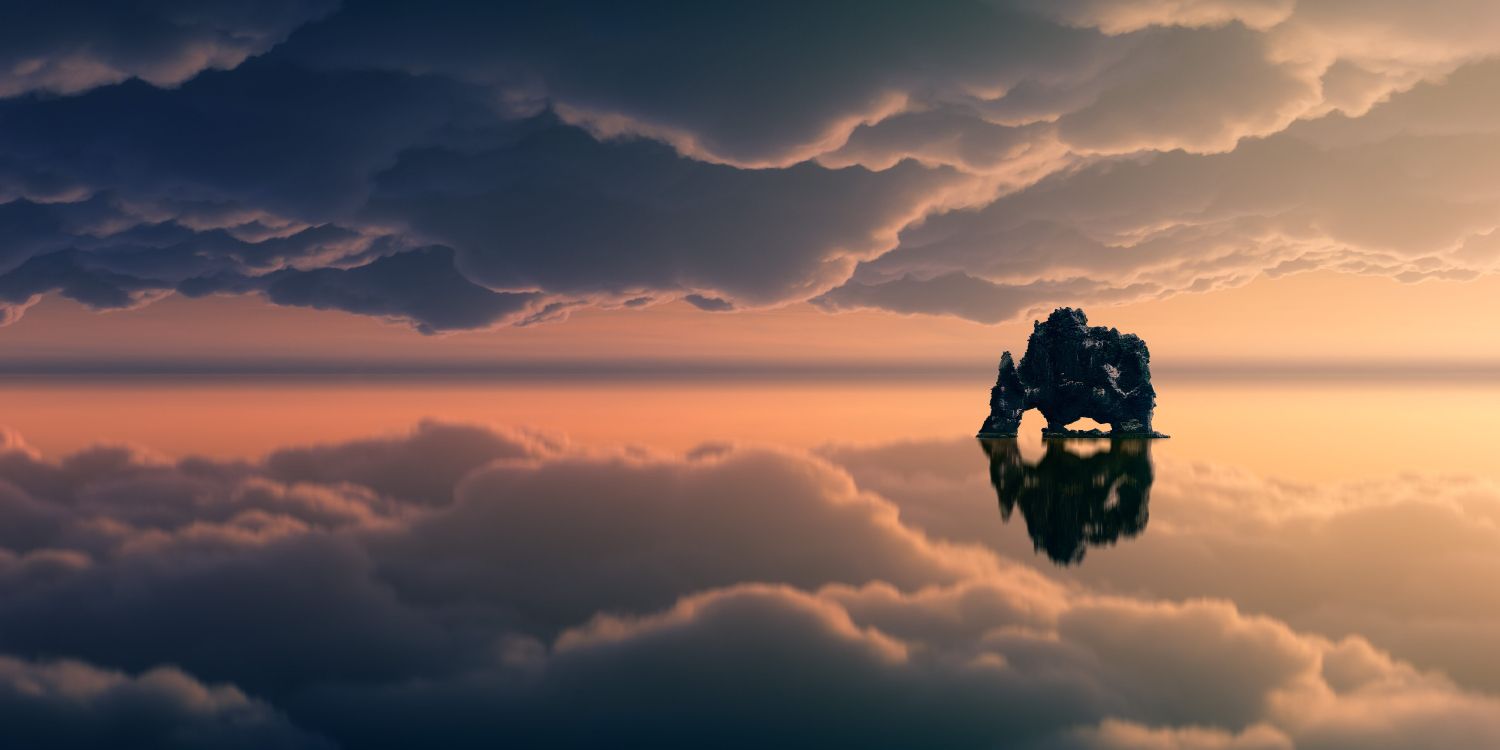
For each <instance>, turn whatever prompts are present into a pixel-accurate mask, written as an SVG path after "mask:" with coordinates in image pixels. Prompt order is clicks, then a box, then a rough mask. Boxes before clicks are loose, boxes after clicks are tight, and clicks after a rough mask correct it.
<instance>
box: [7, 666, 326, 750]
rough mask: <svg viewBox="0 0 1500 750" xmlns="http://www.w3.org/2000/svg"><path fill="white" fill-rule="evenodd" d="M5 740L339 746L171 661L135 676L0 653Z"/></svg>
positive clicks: (214, 748) (213, 748) (251, 749)
mask: <svg viewBox="0 0 1500 750" xmlns="http://www.w3.org/2000/svg"><path fill="white" fill-rule="evenodd" d="M0 716H4V717H5V721H4V722H3V723H0V741H3V742H4V743H5V745H6V747H15V748H32V747H37V748H41V747H46V748H80V750H81V749H82V748H91V747H111V748H120V749H121V750H131V749H132V748H141V749H142V750H145V749H147V748H161V749H162V750H167V749H171V750H189V749H190V748H197V749H198V750H218V749H220V748H226V749H231V750H232V749H234V748H241V749H243V750H256V749H259V748H273V747H274V748H288V749H289V750H291V749H294V748H306V749H307V750H314V749H318V750H331V749H332V748H334V747H336V746H335V745H334V744H333V743H332V742H329V741H327V740H325V739H323V738H321V737H318V736H316V735H313V734H310V733H307V732H303V731H301V730H300V729H297V728H296V727H294V726H292V725H291V724H290V723H288V722H287V720H286V718H285V717H284V716H282V715H280V714H279V713H278V712H276V711H275V710H273V709H271V708H270V707H268V706H266V705H265V704H264V703H263V702H261V701H257V700H253V699H251V698H248V697H246V695H245V694H244V693H242V692H240V691H239V690H238V689H236V688H234V687H232V686H228V685H204V684H202V683H200V682H198V681H197V680H195V679H193V677H192V676H191V675H188V674H185V673H183V672H182V671H181V670H178V669H174V668H171V667H158V668H156V669H152V670H150V671H147V672H144V673H142V674H140V675H136V676H132V675H127V674H123V673H120V672H117V671H112V670H104V669H99V668H97V667H94V666H91V665H88V664H84V663H81V662H77V661H53V662H26V661H22V660H20V659H14V658H10V657H0Z"/></svg>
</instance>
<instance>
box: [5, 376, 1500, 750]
mask: <svg viewBox="0 0 1500 750" xmlns="http://www.w3.org/2000/svg"><path fill="white" fill-rule="evenodd" d="M986 387H987V384H986V383H969V382H963V381H924V382H910V383H903V382H859V383H838V382H828V381H820V382H810V383H798V382H779V383H745V382H741V383H733V382H668V381H663V382H656V383H642V382H635V383H627V384H609V383H597V382H572V383H568V384H564V385H549V384H545V383H534V382H533V383H527V382H485V381H482V380H449V381H421V380H382V379H366V380H348V379H322V380H318V379H294V378H288V379H260V380H234V379H201V378H200V379H162V378H139V379H126V380H108V379H97V378H91V379H75V380H51V381H39V380H25V379H17V380H10V381H6V382H4V383H3V384H0V415H3V416H0V420H3V424H4V425H5V426H6V427H7V428H8V429H9V430H10V433H9V437H8V439H7V443H6V450H5V452H4V453H3V455H0V480H4V481H3V483H0V521H3V524H0V548H3V549H0V653H3V654H5V655H6V656H5V657H3V658H5V659H13V660H16V661H15V665H28V664H29V665H33V666H31V667H28V668H32V669H42V668H44V667H37V666H35V665H56V664H67V665H71V666H70V667H68V669H71V670H73V671H72V672H68V671H67V670H63V672H58V673H57V674H63V675H64V676H61V677H59V676H57V674H53V673H51V672H49V673H47V674H53V677H51V678H49V679H59V680H63V679H74V680H81V679H87V680H100V679H114V680H125V681H135V683H142V684H148V685H156V684H157V682H160V681H161V680H165V679H167V678H166V677H163V675H168V676H170V678H171V679H170V680H168V682H170V683H171V685H173V686H174V687H173V688H171V689H173V690H178V689H187V688H184V687H182V686H192V689H193V690H208V691H209V693H206V694H207V695H217V696H219V697H218V698H215V699H214V700H239V701H243V703H244V705H243V707H242V709H243V710H244V711H247V712H249V713H250V714H252V715H255V716H260V717H262V718H264V716H272V717H275V721H276V722H279V723H278V724H277V726H282V725H283V724H284V725H286V726H287V727H290V729H289V730H288V731H289V732H291V734H288V735H286V736H284V737H282V736H278V737H277V738H273V741H271V744H277V743H279V742H282V741H285V742H288V743H290V742H292V739H291V738H292V737H293V736H295V737H296V738H298V739H297V740H296V741H298V742H301V741H303V740H307V739H308V738H310V737H311V738H316V739H315V740H313V741H315V742H322V741H327V742H329V743H333V744H337V745H341V746H346V747H400V746H413V745H427V746H431V745H432V744H433V743H436V744H437V745H440V746H453V747H463V746H485V747H487V746H493V745H495V744H497V743H499V744H507V743H514V744H520V745H547V746H557V745H578V746H595V745H598V744H606V745H617V746H618V745H625V744H638V743H646V742H649V743H652V744H657V745H666V746H677V745H694V746H698V745H703V744H707V745H710V746H718V745H730V746H733V745H743V746H764V745H766V744H792V745H819V746H826V745H827V744H830V743H833V744H840V743H842V744H862V745H870V746H954V747H1024V746H1037V747H1076V746H1092V747H1177V746H1183V747H1187V746H1191V747H1221V746H1222V747H1229V746H1234V747H1287V746H1309V747H1325V746H1326V747H1346V746H1347V747H1368V746H1374V744H1375V743H1377V742H1385V743H1387V744H1393V745H1394V746H1407V745H1406V743H1405V742H1404V741H1405V740H1407V739H1411V740H1413V741H1414V742H1415V741H1417V740H1418V739H1419V738H1421V737H1423V736H1425V735H1424V734H1423V732H1427V731H1430V730H1431V728H1432V727H1433V726H1436V725H1441V726H1444V727H1446V728H1447V729H1448V730H1454V731H1461V735H1460V736H1461V737H1462V738H1464V739H1465V740H1472V742H1473V745H1472V746H1485V745H1486V744H1489V741H1490V740H1491V739H1495V738H1497V735H1496V734H1495V733H1496V732H1497V731H1500V729H1497V725H1496V724H1495V722H1494V721H1493V719H1496V718H1497V717H1500V701H1497V700H1496V699H1495V698H1494V697H1493V696H1495V695H1496V694H1497V692H1500V628H1497V627H1496V625H1497V624H1500V585H1497V584H1500V526H1497V523H1500V486H1497V484H1496V482H1497V480H1500V462H1496V461H1495V460H1494V458H1493V451H1491V450H1490V448H1489V444H1488V441H1484V440H1475V439H1473V438H1470V437H1467V436H1470V435H1482V434H1484V430H1485V428H1486V427H1487V425H1488V424H1489V423H1491V422H1493V421H1494V420H1493V417H1494V416H1496V415H1500V388H1495V387H1489V386H1486V385H1484V384H1477V383H1472V382H1471V383H1441V384H1434V383H1431V382H1427V383H1401V382H1380V381H1369V380H1362V381H1357V382H1355V381H1351V382H1336V381H1335V382H1330V381H1323V382H1273V383H1249V382H1207V381H1193V380H1179V381H1171V380H1164V381H1163V382H1162V383H1160V384H1159V387H1158V390H1159V392H1160V401H1161V407H1160V409H1159V411H1158V415H1157V419H1156V422H1157V425H1158V427H1159V428H1160V429H1163V430H1164V431H1167V432H1169V433H1171V434H1173V436H1174V437H1173V438H1172V439H1170V440H1163V441H1122V442H1117V443H1111V442H1109V441H1098V440H1094V441H1089V440H1069V441H1052V442H1048V443H1046V444H1044V443H1043V442H1042V441H1041V440H1040V438H1039V436H1038V434H1037V433H1038V431H1039V429H1040V426H1041V420H1040V419H1039V418H1038V417H1036V416H1035V415H1031V416H1029V417H1028V419H1027V421H1026V422H1025V423H1024V424H1023V428H1022V436H1021V437H1020V438H1019V439H1017V440H1010V441H993V440H986V441H981V440H977V439H975V438H973V437H972V433H973V431H974V429H975V428H976V427H977V425H978V424H979V422H980V420H981V418H982V416H983V414H982V410H983V408H984V405H985V403H986V398H987V390H986ZM59 660H66V661H59ZM7 663H8V662H7ZM14 668H16V669H21V668H23V666H14ZM45 668H50V667H45ZM68 675H71V676H68ZM80 675H82V676H80ZM173 680H175V682H172V681H173ZM135 683H130V684H135ZM205 686H206V687H205ZM163 689H165V688H163ZM213 691H219V692H217V693H215V692H213ZM224 691H230V692H229V693H226V692H224ZM227 695H233V696H239V697H238V698H225V697H224V696H227ZM205 700H208V699H206V698H205ZM235 705H239V704H235ZM1408 733H1409V734H1408ZM1174 743H1175V744H1174ZM1193 743H1198V744H1193ZM1236 743H1238V744H1236ZM1418 744H1420V743H1419V742H1418Z"/></svg>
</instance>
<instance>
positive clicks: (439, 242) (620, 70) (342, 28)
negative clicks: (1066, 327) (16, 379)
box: [0, 0, 1500, 333]
mask: <svg viewBox="0 0 1500 750" xmlns="http://www.w3.org/2000/svg"><path fill="white" fill-rule="evenodd" d="M76 5H77V7H72V8H68V9H64V8H63V6H58V7H57V8H53V6H48V7H47V8H46V9H43V8H41V7H40V6H38V8H36V9H33V11H31V12H27V13H21V14H18V15H19V17H20V19H21V21H22V22H21V23H19V24H12V25H9V26H8V27H7V30H6V31H5V32H4V34H6V35H9V36H13V37H15V39H14V40H13V41H14V42H15V43H14V44H11V45H8V46H7V47H6V48H7V49H8V50H11V51H12V53H11V54H12V56H13V57H14V58H15V59H13V60H10V61H9V62H8V63H7V62H6V61H4V60H0V71H3V72H0V229H3V230H4V236H5V240H4V242H3V243H0V305H3V307H4V310H3V320H5V321H14V320H16V319H17V318H18V317H19V316H20V315H21V314H22V313H23V312H24V310H25V309H26V307H27V306H28V305H30V304H32V303H34V302H35V300H36V299H37V298H38V297H39V296H40V295H45V294H54V293H55V294H61V295H64V296H67V297H70V298H72V299H75V300H78V301H80V302H82V303H84V304H85V305H88V306H90V307H94V308H98V309H117V308H123V307H132V306H137V305H142V304H148V303H150V302H151V301H153V300H156V299H159V298H161V297H163V296H165V295H169V294H174V293H182V294H188V295H203V294H258V295H261V296H263V297H264V298H266V299H267V300H269V301H270V302H272V303H274V304H282V305H295V306H305V307H312V308H318V309H337V310H344V311H348V312H353V313H357V314H362V315H370V316H374V317H378V318H381V319H387V320H392V321H399V322H404V323H406V324H408V325H411V326H413V327H415V328H417V329H418V330H421V331H423V332H425V333H438V332H444V331H455V330H469V329H477V328H486V327H491V326H498V325H529V324H534V323H540V322H547V321H555V320H560V319H562V318H565V317H566V316H567V315H568V313H569V312H570V311H573V310H577V309H580V308H583V307H590V306H592V307H616V306H623V305H625V304H627V303H629V304H630V305H632V306H640V305H643V304H651V303H660V302H666V301H671V300H677V299H683V300H686V301H688V302H689V303H690V304H693V305H696V306H697V307H699V308H701V309H704V310H707V311H713V312H732V311H734V310H742V309H754V308H759V307H766V306H775V305H781V304H787V303H791V302H797V301H803V300H813V301H814V302H816V303H817V304H819V305H821V306H822V307H824V308H826V309H830V310H844V309H859V308H873V309H881V310H888V311H893V312H898V313H921V314H934V315H952V316H958V317H963V318H968V319H971V320H976V321H981V322H996V321H1003V320H1010V319H1014V318H1017V317H1020V316H1024V315H1026V314H1027V313H1028V312H1031V311H1034V310H1036V309H1040V308H1045V307H1047V306H1050V305H1054V304H1057V303H1070V304H1115V303H1125V302H1131V301H1138V300H1145V299H1153V298H1159V297H1164V296H1169V295H1173V294H1180V293H1193V292H1207V291H1212V290H1214V289H1219V288H1224V287H1229V286H1235V285H1239V284H1244V283H1246V282H1247V281H1249V280H1250V279H1253V278H1255V277H1257V276H1258V275H1272V276H1274V275H1281V274H1287V273H1294V272H1299V271H1307V270H1313V269H1331V270H1336V271H1342V272H1348V273H1361V274H1380V275H1387V276H1392V277H1395V278H1398V279H1401V280H1404V281H1417V280H1421V279H1428V278H1439V279H1466V278H1474V277H1475V276H1477V275H1479V274H1485V273H1490V272H1491V271H1492V270H1493V269H1494V264H1495V261H1496V258H1497V257H1500V256H1497V253H1496V252H1494V248H1493V247H1491V246H1492V245H1494V244H1495V243H1494V242H1492V241H1491V237H1492V236H1494V235H1493V233H1494V231H1495V229H1496V228H1497V224H1496V222H1495V219H1494V216H1495V214H1496V208H1497V207H1496V206H1495V205H1494V194H1495V193H1496V185H1495V184H1493V183H1494V179H1493V175H1494V174H1496V170H1494V169H1493V168H1491V166H1492V165H1490V164H1489V163H1488V161H1487V157H1486V155H1487V154H1491V153H1495V149H1494V148H1493V144H1491V143H1490V141H1492V140H1494V139H1495V138H1497V137H1500V128H1497V126H1496V123H1495V117H1494V116H1493V115H1494V113H1493V112H1491V109H1492V107H1490V106H1489V104H1488V102H1489V100H1490V98H1491V97H1489V96H1488V95H1487V92H1488V91H1490V90H1492V89H1493V87H1494V83H1495V79H1496V77H1497V75H1500V68H1497V67H1496V62H1495V61H1494V59H1493V58H1494V57H1495V56H1496V53H1497V52H1500V47H1497V46H1496V43H1495V40H1496V39H1500V35H1497V34H1496V33H1495V32H1496V31H1497V30H1500V12H1497V11H1496V9H1495V7H1494V6H1493V4H1491V3H1485V2H1478V1H1470V0H1445V2H1443V3H1441V4H1440V6H1441V7H1437V8H1427V7H1425V6H1424V7H1423V8H1422V9H1416V7H1415V6H1413V5H1411V4H1410V3H1401V2H1362V3H1353V2H1345V1H1344V0H1214V1H1207V0H1205V1H1202V2H1161V1H1158V0H1099V1H1095V0H1078V1H1077V2H1074V1H1072V0H1070V1H1069V2H1058V3H1039V2H1032V1H1031V0H1011V1H1009V2H978V0H954V1H953V2H943V3H938V4H936V5H934V4H923V5H920V6H919V5H900V4H895V5H890V6H880V7H871V6H869V4H867V3H851V4H840V3H833V4H824V5H820V6H819V8H817V9H815V10H809V9H807V8H806V7H805V6H803V5H801V4H787V3H773V4H769V5H767V4H760V5H756V6H754V7H753V8H750V7H748V6H747V7H745V8H733V7H727V6H723V5H719V4H715V5H712V6H703V5H701V4H690V3H688V4H677V3H668V4H663V5H656V6H653V7H652V8H649V9H643V8H630V9H624V8H619V7H616V6H614V5H612V4H607V3H603V4H596V3H589V2H574V3H566V4H562V5H552V6H549V7H548V8H545V9H537V8H530V7H526V8H522V7H511V6H509V5H506V4H473V3H451V4H450V3H437V4H433V3H425V4H422V5H419V6H414V5H408V4H400V3H385V2H375V1H373V0H371V1H361V0H352V1H351V2H347V3H343V4H340V5H337V6H334V5H333V4H331V3H328V4H324V3H315V2H293V3H281V4H272V5H270V6H257V9H256V10H255V11H247V10H243V9H231V8H229V7H228V6H225V7H219V5H215V4H210V5H207V6H205V5H203V4H201V3H200V4H189V5H183V6H182V7H177V6H176V5H174V4H172V3H167V4H162V3H152V4H149V6H141V7H137V6H136V4H131V3H126V4H123V5H122V4H118V3H114V4H95V3H81V4H76Z"/></svg>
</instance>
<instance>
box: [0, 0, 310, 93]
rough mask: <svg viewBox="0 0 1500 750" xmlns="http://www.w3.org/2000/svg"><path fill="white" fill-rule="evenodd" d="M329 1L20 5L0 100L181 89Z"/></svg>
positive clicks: (11, 23)
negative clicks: (124, 84) (127, 87)
mask: <svg viewBox="0 0 1500 750" xmlns="http://www.w3.org/2000/svg"><path fill="white" fill-rule="evenodd" d="M335 5H336V2H335V0H272V1H271V2H257V3H254V4H253V5H247V4H244V3H237V2H234V1H233V0H206V1H205V0H18V1H17V2H13V3H8V4H7V6H6V12H5V24H4V26H3V27H0V50H3V52H0V96H15V95H17V94H22V93H26V92H28V91H43V92H50V93H60V94H71V93H77V92H79V91H84V90H87V89H90V88H94V87H95V86H102V85H106V84H112V83H119V82H121V81H124V80H126V79H129V78H140V79H142V80H146V81H150V82H151V83H153V84H156V85H159V86H170V85H175V84H178V83H181V82H183V81H185V80H187V79H189V78H191V77H193V76H194V75H196V74H197V73H199V72H201V71H203V70H205V69H210V68H219V69H224V68H233V67H234V66H236V65H239V64H240V63H241V62H243V61H244V60H245V58H247V57H249V56H251V55H255V54H259V53H261V52H264V51H266V50H267V49H270V48H271V47H272V46H273V45H275V44H276V43H277V42H280V41H281V40H283V39H285V38H286V36H287V35H288V34H290V33H291V32H292V30H293V29H296V28H297V27H298V26H301V25H302V24H305V23H307V22H308V21H311V20H313V19H315V18H317V17H319V16H321V15H323V14H325V13H327V12H329V11H331V10H332V9H333V8H334V6H335Z"/></svg>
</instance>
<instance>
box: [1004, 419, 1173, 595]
mask: <svg viewBox="0 0 1500 750" xmlns="http://www.w3.org/2000/svg"><path fill="white" fill-rule="evenodd" d="M979 442H980V445H981V446H982V447H983V448H984V451H985V453H986V455H988V456H989V459H990V483H991V484H993V485H994V487H995V496H996V498H997V499H998V500H999V502H1000V517H1001V518H1002V519H1004V520H1006V521H1009V520H1010V517H1011V515H1012V514H1013V513H1014V512H1015V510H1016V509H1018V508H1019V509H1020V511H1021V517H1022V518H1024V519H1025V520H1026V533H1027V534H1028V535H1029V536H1030V537H1031V544H1032V547H1033V548H1034V549H1035V550H1036V551H1038V552H1045V553H1046V555H1047V557H1048V558H1050V559H1051V560H1052V561H1053V562H1055V563H1057V564H1058V565H1073V564H1076V563H1079V562H1082V561H1083V556H1084V553H1085V552H1087V551H1088V548H1090V547H1098V546H1102V545H1111V544H1114V543H1115V542H1117V541H1119V540H1120V539H1121V538H1128V537H1133V536H1135V535H1137V534H1140V533H1141V532H1143V531H1145V529H1146V521H1147V518H1148V514H1147V509H1148V506H1149V504H1150V499H1151V483H1152V480H1153V472H1152V466H1151V441H1150V440H1145V439H1127V440H1113V441H1110V444H1109V449H1108V450H1101V451H1098V452H1095V453H1091V454H1089V455H1081V454H1080V453H1077V452H1075V449H1074V446H1075V445H1077V443H1073V442H1070V441H1067V440H1049V441H1047V452H1046V454H1045V455H1043V456H1042V459H1041V460H1040V461H1038V462H1036V463H1035V464H1029V463H1027V462H1026V461H1025V459H1023V458H1022V457H1021V451H1020V448H1019V447H1018V446H1017V445H1016V441H1015V439H1014V438H1008V439H998V440H981V441H979Z"/></svg>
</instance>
